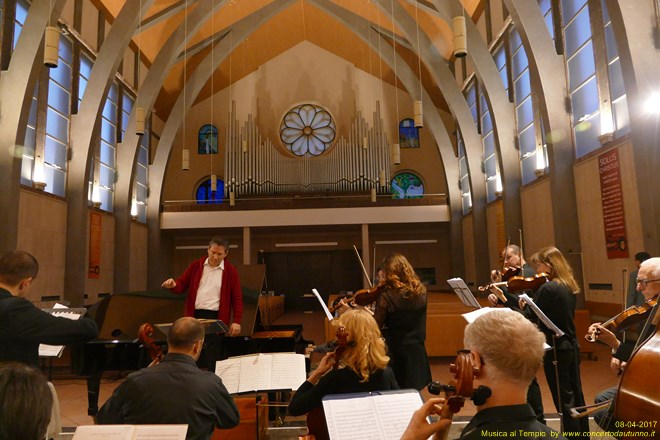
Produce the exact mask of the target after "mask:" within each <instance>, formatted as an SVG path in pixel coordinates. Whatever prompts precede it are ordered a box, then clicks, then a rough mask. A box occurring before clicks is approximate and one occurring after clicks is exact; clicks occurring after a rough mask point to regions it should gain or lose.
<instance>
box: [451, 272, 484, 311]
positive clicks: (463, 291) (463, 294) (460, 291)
mask: <svg viewBox="0 0 660 440" xmlns="http://www.w3.org/2000/svg"><path fill="white" fill-rule="evenodd" d="M447 283H449V286H451V288H452V289H453V290H454V292H456V295H458V298H459V299H460V300H461V302H462V303H463V304H464V305H465V306H467V307H474V308H475V309H480V308H481V304H479V301H477V299H476V298H475V297H474V295H473V294H472V291H471V290H470V288H469V287H468V286H467V284H465V281H463V279H462V278H451V279H449V280H447Z"/></svg>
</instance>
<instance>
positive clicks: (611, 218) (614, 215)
mask: <svg viewBox="0 0 660 440" xmlns="http://www.w3.org/2000/svg"><path fill="white" fill-rule="evenodd" d="M598 174H599V175H600V200H601V204H602V206H603V222H604V224H605V246H606V247H607V258H609V259H613V258H628V240H627V238H626V220H625V215H624V212H623V189H622V187H621V167H620V162H619V150H617V149H614V150H611V151H608V152H607V153H603V154H601V155H600V156H598Z"/></svg>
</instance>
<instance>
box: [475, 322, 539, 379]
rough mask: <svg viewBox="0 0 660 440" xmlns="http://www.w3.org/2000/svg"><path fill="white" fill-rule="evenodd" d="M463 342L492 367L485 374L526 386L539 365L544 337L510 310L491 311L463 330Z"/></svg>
mask: <svg viewBox="0 0 660 440" xmlns="http://www.w3.org/2000/svg"><path fill="white" fill-rule="evenodd" d="M512 341H515V342H514V343H512ZM463 342H464V344H465V348H467V349H469V350H472V351H475V352H477V353H479V356H481V358H482V361H483V363H484V364H485V365H488V366H492V367H494V368H493V369H490V370H489V371H490V373H491V375H492V377H494V378H496V379H498V378H499V379H505V380H507V381H513V382H518V383H520V384H521V385H525V386H527V385H529V383H530V382H531V381H532V379H533V378H534V376H535V375H536V372H537V371H538V369H539V368H540V367H541V365H542V364H543V353H544V350H543V343H544V342H545V336H544V335H543V333H541V331H540V330H539V329H538V328H537V327H536V326H535V325H534V324H532V323H531V322H530V321H528V320H527V319H526V318H525V317H524V316H523V315H521V314H520V313H517V312H514V311H511V310H494V311H492V312H489V313H486V314H485V315H482V316H480V317H479V318H477V319H475V320H474V322H472V324H469V325H468V326H467V327H466V328H465V335H464V341H463Z"/></svg>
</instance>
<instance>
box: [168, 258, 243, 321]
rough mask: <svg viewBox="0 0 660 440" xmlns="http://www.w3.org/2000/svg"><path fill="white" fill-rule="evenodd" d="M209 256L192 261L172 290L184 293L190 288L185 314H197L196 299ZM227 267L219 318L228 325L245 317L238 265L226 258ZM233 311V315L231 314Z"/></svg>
mask: <svg viewBox="0 0 660 440" xmlns="http://www.w3.org/2000/svg"><path fill="white" fill-rule="evenodd" d="M206 258H207V257H202V258H200V259H199V260H195V261H193V262H192V263H190V266H188V269H186V271H185V272H184V273H183V275H181V276H180V277H179V278H177V279H176V286H175V287H173V288H171V289H170V290H171V291H172V292H173V293H183V292H185V291H186V290H188V296H187V297H186V305H185V316H195V299H196V298H197V289H198V288H199V282H200V281H201V279H202V273H203V272H204V262H205V261H206ZM224 262H225V269H224V270H223V271H222V287H221V288H220V292H218V293H219V295H220V309H219V311H218V319H220V320H222V322H224V323H225V324H227V325H231V324H233V323H236V324H240V323H241V318H242V317H243V292H242V290H241V283H240V281H239V279H238V271H237V270H236V267H235V266H234V265H233V264H231V263H230V262H229V261H227V259H226V258H225V260H224ZM232 311H233V315H234V316H233V317H232V316H231V314H232ZM230 318H231V321H230Z"/></svg>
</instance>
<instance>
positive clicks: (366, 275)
mask: <svg viewBox="0 0 660 440" xmlns="http://www.w3.org/2000/svg"><path fill="white" fill-rule="evenodd" d="M353 250H354V251H355V256H356V257H357V259H358V261H359V262H360V267H361V268H362V274H363V275H364V277H365V278H366V279H367V282H368V283H369V287H370V288H371V287H374V285H373V283H372V282H371V278H369V273H368V272H367V268H366V267H364V263H363V262H362V258H361V257H360V253H359V252H358V250H357V247H356V246H355V245H353Z"/></svg>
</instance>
